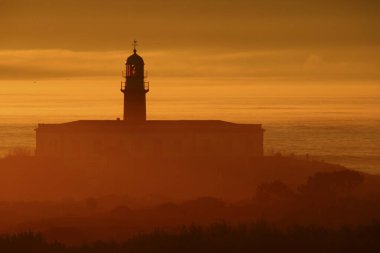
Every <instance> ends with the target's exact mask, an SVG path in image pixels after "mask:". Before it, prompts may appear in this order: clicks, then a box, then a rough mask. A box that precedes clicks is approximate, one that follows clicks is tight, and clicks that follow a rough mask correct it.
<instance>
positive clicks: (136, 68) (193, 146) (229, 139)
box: [36, 49, 264, 160]
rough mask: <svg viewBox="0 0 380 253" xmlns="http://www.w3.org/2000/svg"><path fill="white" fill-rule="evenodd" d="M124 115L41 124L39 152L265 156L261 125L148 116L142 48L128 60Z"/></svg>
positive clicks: (123, 87) (63, 154)
mask: <svg viewBox="0 0 380 253" xmlns="http://www.w3.org/2000/svg"><path fill="white" fill-rule="evenodd" d="M123 76H124V78H125V80H124V81H123V82H122V84H121V89H120V90H121V92H123V94H124V117H123V120H105V121H104V120H80V121H74V122H68V123H63V124H39V125H38V127H37V129H36V155H37V156H40V157H60V158H77V159H91V160H96V158H102V157H115V158H116V157H118V158H122V159H124V158H127V157H141V158H142V159H149V158H151V157H157V156H158V157H188V158H191V157H205V158H207V157H210V158H211V157H218V156H222V157H236V158H240V157H247V158H249V157H258V156H263V133H264V130H263V128H262V126H261V125H260V124H235V123H231V122H226V121H219V120H178V121H177V120H173V121H170V120H146V104H145V103H146V99H145V96H146V93H148V92H149V83H148V82H146V81H145V74H144V61H143V59H142V58H141V57H140V56H139V55H137V53H136V49H135V50H134V54H133V55H131V56H130V57H129V58H128V59H127V61H126V70H125V73H124V74H123Z"/></svg>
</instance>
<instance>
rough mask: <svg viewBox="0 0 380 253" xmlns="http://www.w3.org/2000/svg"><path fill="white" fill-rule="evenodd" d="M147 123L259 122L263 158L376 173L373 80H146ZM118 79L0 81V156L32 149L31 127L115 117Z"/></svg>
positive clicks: (377, 104) (377, 98)
mask: <svg viewBox="0 0 380 253" xmlns="http://www.w3.org/2000/svg"><path fill="white" fill-rule="evenodd" d="M150 81H151V91H150V93H148V95H147V103H148V104H147V110H148V118H149V119H168V120H169V119H221V120H226V121H232V122H239V123H261V124H263V127H264V128H265V130H266V131H265V151H266V153H267V154H272V153H276V152H281V153H284V154H295V155H300V156H304V155H306V154H309V156H310V157H312V158H313V159H318V160H325V161H328V162H332V163H339V164H342V165H345V166H348V167H350V168H353V169H357V170H360V171H365V172H369V173H373V174H380V88H379V86H380V85H378V84H376V83H365V84H362V83H352V82H351V83H333V84H331V83H330V84H321V83H312V82H307V83H303V82H300V83H286V82H278V81H265V80H246V79H231V80H207V79H203V80H202V79H194V78H193V79H186V80H181V79H165V78H153V79H151V80H150ZM119 83H120V80H119V79H116V78H115V79H101V80H58V81H57V80H54V81H1V82H0V156H5V155H7V154H8V153H9V152H12V151H13V150H14V149H15V148H18V147H25V148H29V149H33V148H34V147H35V132H34V129H35V128H36V126H37V124H38V123H60V122H67V121H73V120H79V119H116V118H118V117H120V118H121V117H122V102H123V100H122V94H121V93H120V91H119Z"/></svg>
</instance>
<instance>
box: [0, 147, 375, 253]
mask: <svg viewBox="0 0 380 253" xmlns="http://www.w3.org/2000/svg"><path fill="white" fill-rule="evenodd" d="M0 199H1V200H2V201H0V214H1V216H2V217H5V219H1V220H0V234H1V233H3V234H7V233H22V232H25V231H31V232H36V233H40V234H41V235H42V236H43V238H44V239H45V240H47V242H51V243H52V242H55V241H59V242H62V243H65V244H67V245H80V244H83V243H84V242H87V243H90V242H94V241H97V240H103V241H117V242H123V241H125V240H129V239H130V238H133V237H135V236H136V234H140V233H152V232H154V231H155V230H156V229H157V228H159V229H162V230H164V231H166V232H167V233H178V232H179V231H180V229H181V227H183V226H190V225H192V224H197V225H199V226H202V227H207V226H209V225H211V224H214V223H215V222H221V221H222V222H225V223H227V224H231V225H237V224H249V223H252V222H253V223H255V222H258V221H266V222H268V223H270V224H275V225H276V226H278V227H279V228H281V229H282V228H286V227H288V226H293V225H295V224H299V225H302V226H307V227H308V229H309V228H311V227H309V226H312V225H318V226H320V227H324V229H326V233H327V234H326V235H324V236H329V233H330V232H328V231H330V229H337V228H339V227H341V226H343V225H351V226H358V225H360V224H369V223H370V222H371V221H372V220H376V219H377V220H380V177H379V176H375V175H369V174H365V173H360V172H356V171H352V170H348V169H347V168H344V167H342V166H339V165H333V164H328V163H325V162H321V161H312V160H308V159H298V158H295V157H291V156H289V157H285V156H281V155H276V156H271V157H262V158H255V159H254V160H250V159H247V160H238V161H237V160H236V159H234V160H230V159H223V158H220V159H218V160H214V161H210V160H209V159H201V158H198V159H193V160H192V161H186V162H184V160H181V159H178V160H176V159H161V160H159V158H152V159H150V160H129V161H128V165H125V164H122V163H120V161H116V160H110V161H104V163H102V164H81V163H77V162H70V161H59V160H56V159H39V158H36V157H33V156H10V157H7V158H4V159H1V160H0ZM321 231H322V230H321ZM318 233H319V232H318ZM331 233H332V232H331ZM330 235H331V234H330ZM231 236H232V237H233V235H231ZM300 236H301V235H300ZM305 236H306V235H305ZM336 240H338V239H336ZM221 243H222V242H221ZM79 252H81V251H79ZM95 252H96V251H95ZM106 252H108V251H106ZM138 252H144V251H143V250H140V249H139V250H138Z"/></svg>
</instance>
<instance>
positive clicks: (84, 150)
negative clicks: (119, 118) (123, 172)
mask: <svg viewBox="0 0 380 253" xmlns="http://www.w3.org/2000/svg"><path fill="white" fill-rule="evenodd" d="M36 142H37V143H36V155H37V156H59V157H99V156H148V155H149V156H156V155H157V156H189V155H190V156H193V155H195V156H246V157H249V156H262V155H263V131H236V130H233V131H232V130H231V131H218V129H212V130H210V129H208V130H205V131H199V130H198V131H181V130H178V131H172V132H165V131H163V132H160V131H158V132H157V131H156V132H154V131H153V132H151V131H137V132H136V131H134V132H130V133H128V132H120V131H115V132H112V131H110V132H86V131H83V132H82V131H79V132H78V131H61V130H56V131H52V130H50V131H43V130H41V129H40V130H38V129H37V137H36Z"/></svg>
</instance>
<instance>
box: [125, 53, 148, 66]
mask: <svg viewBox="0 0 380 253" xmlns="http://www.w3.org/2000/svg"><path fill="white" fill-rule="evenodd" d="M136 52H137V51H136V49H135V50H133V54H132V55H131V56H129V57H128V59H127V64H128V65H144V60H143V58H142V57H141V56H140V55H138V54H137V53H136Z"/></svg>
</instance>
